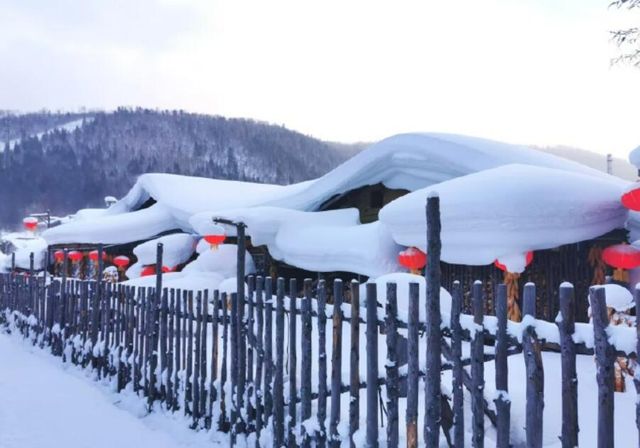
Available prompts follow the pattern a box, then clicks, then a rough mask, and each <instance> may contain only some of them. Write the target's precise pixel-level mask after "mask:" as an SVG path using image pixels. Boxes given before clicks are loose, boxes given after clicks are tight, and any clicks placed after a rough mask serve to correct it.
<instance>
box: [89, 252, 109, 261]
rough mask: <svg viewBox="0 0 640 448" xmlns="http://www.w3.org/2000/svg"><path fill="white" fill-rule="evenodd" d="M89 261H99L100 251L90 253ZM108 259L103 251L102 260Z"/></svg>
mask: <svg viewBox="0 0 640 448" xmlns="http://www.w3.org/2000/svg"><path fill="white" fill-rule="evenodd" d="M89 259H90V260H91V261H98V251H97V250H92V251H91V252H89ZM106 259H107V254H106V253H105V252H104V251H103V252H102V260H103V261H104V260H106Z"/></svg>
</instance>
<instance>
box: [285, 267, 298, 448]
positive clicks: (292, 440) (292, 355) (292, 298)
mask: <svg viewBox="0 0 640 448" xmlns="http://www.w3.org/2000/svg"><path fill="white" fill-rule="evenodd" d="M297 293H298V286H297V282H296V279H295V278H292V279H289V405H288V410H289V425H288V431H287V445H288V446H289V448H295V446H296V417H297V416H296V401H297V399H298V390H297V387H296V380H297V377H298V371H297V367H298V352H297V348H298V347H297V346H298V337H297V336H298V333H297V331H298V330H297V322H298V317H297V303H296V296H297Z"/></svg>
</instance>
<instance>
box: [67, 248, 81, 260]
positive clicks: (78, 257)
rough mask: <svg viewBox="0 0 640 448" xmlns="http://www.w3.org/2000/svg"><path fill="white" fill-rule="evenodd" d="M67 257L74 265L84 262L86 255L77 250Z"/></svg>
mask: <svg viewBox="0 0 640 448" xmlns="http://www.w3.org/2000/svg"><path fill="white" fill-rule="evenodd" d="M67 256H68V257H69V260H71V262H72V263H77V262H79V261H80V260H82V258H83V256H84V255H82V252H78V251H77V250H72V251H71V252H69V253H68V254H67Z"/></svg>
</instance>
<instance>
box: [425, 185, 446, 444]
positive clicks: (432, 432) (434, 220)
mask: <svg viewBox="0 0 640 448" xmlns="http://www.w3.org/2000/svg"><path fill="white" fill-rule="evenodd" d="M426 218H427V235H426V236H427V253H428V254H429V261H428V263H427V268H426V281H427V301H426V303H425V308H426V318H427V332H426V333H427V353H426V366H427V367H426V376H425V418H424V440H425V444H426V445H427V446H438V444H439V440H440V423H441V422H440V420H441V415H440V414H441V407H442V403H441V379H440V371H441V367H442V359H441V357H442V347H441V341H442V330H441V329H440V323H441V321H442V318H441V315H440V252H441V249H442V241H441V240H440V230H441V222H440V198H439V197H438V194H437V193H436V192H431V193H429V196H428V198H427V204H426Z"/></svg>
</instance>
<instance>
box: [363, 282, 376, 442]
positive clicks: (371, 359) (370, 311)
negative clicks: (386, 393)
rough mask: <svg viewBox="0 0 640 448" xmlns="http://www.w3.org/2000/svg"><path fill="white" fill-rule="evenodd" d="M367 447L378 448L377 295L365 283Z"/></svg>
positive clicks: (373, 287)
mask: <svg viewBox="0 0 640 448" xmlns="http://www.w3.org/2000/svg"><path fill="white" fill-rule="evenodd" d="M366 325H367V330H366V337H367V433H366V440H367V447H368V448H377V447H378V295H377V291H376V284H375V283H367V324H366Z"/></svg>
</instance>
